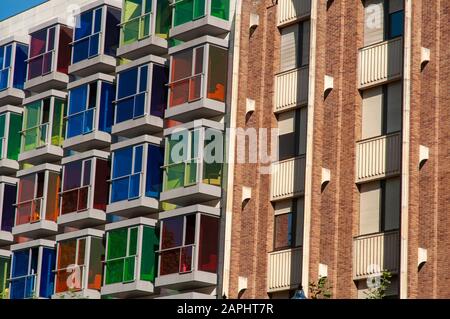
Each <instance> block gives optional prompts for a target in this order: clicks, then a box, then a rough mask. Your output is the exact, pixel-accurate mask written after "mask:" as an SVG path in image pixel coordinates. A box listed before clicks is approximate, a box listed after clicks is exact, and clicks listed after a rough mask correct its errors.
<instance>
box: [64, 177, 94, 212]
mask: <svg viewBox="0 0 450 319" xmlns="http://www.w3.org/2000/svg"><path fill="white" fill-rule="evenodd" d="M60 196H61V208H60V215H61V216H62V215H66V214H71V213H79V212H82V211H86V210H87V209H88V206H89V202H90V198H91V197H90V196H91V186H90V185H87V186H82V187H79V188H75V189H69V190H66V191H63V192H61V193H60Z"/></svg>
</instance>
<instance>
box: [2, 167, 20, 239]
mask: <svg viewBox="0 0 450 319" xmlns="http://www.w3.org/2000/svg"><path fill="white" fill-rule="evenodd" d="M17 183H18V179H17V178H14V177H8V176H0V247H1V246H6V245H10V244H12V243H13V242H14V237H13V235H12V233H11V232H12V228H13V226H14V215H15V211H16V208H15V206H14V204H15V202H16V194H17Z"/></svg>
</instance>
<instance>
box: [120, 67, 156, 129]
mask: <svg viewBox="0 0 450 319" xmlns="http://www.w3.org/2000/svg"><path fill="white" fill-rule="evenodd" d="M148 72H149V68H148V66H147V65H144V66H141V67H139V68H135V69H131V70H127V71H124V72H122V73H120V74H119V80H118V91H117V92H118V94H117V99H118V101H117V105H116V117H115V118H116V123H121V122H124V121H127V120H131V119H135V118H137V117H140V116H143V115H144V114H145V109H146V108H145V106H146V99H147V96H148V94H147V83H148V82H147V81H148Z"/></svg>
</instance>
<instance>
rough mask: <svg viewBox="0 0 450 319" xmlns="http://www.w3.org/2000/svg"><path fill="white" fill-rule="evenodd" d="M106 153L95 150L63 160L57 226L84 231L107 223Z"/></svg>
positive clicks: (107, 156)
mask: <svg viewBox="0 0 450 319" xmlns="http://www.w3.org/2000/svg"><path fill="white" fill-rule="evenodd" d="M108 159H109V153H107V152H102V151H98V150H93V151H88V152H85V153H78V154H76V155H72V156H69V157H65V158H63V160H62V162H61V164H62V166H63V174H62V176H63V178H62V187H61V190H62V191H61V193H60V196H61V207H60V211H59V217H58V225H60V226H68V227H75V228H80V229H81V228H87V227H95V226H98V225H102V224H104V223H105V222H106V204H107V202H108V182H107V181H108V180H109V175H110V168H109V162H108Z"/></svg>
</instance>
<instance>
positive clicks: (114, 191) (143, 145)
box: [106, 135, 164, 218]
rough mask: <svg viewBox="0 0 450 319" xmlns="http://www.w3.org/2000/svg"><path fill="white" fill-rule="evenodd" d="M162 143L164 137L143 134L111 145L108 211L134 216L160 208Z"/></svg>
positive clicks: (127, 216)
mask: <svg viewBox="0 0 450 319" xmlns="http://www.w3.org/2000/svg"><path fill="white" fill-rule="evenodd" d="M160 144H161V138H158V137H154V136H150V135H143V136H140V137H136V138H133V139H129V140H125V141H122V142H119V143H116V144H113V145H112V146H111V152H112V170H111V172H112V173H111V175H112V176H111V181H110V182H111V186H110V197H109V205H108V207H107V209H106V212H107V213H108V214H114V215H120V216H123V217H126V218H132V217H136V216H143V215H148V214H154V213H156V212H157V211H158V209H159V194H160V192H161V184H162V177H161V166H162V165H163V153H164V151H163V148H162V147H161V146H160Z"/></svg>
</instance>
